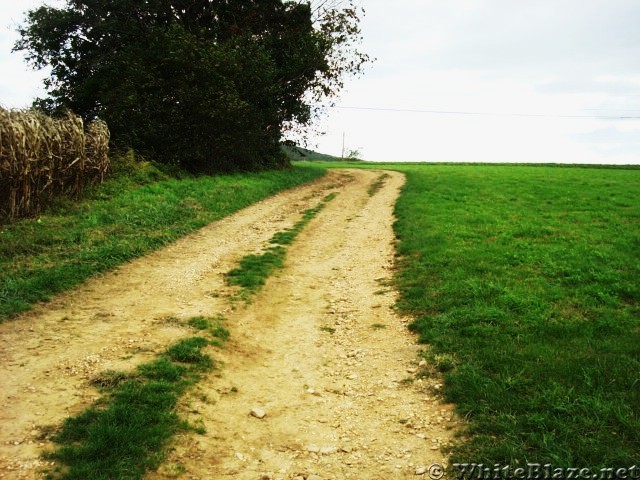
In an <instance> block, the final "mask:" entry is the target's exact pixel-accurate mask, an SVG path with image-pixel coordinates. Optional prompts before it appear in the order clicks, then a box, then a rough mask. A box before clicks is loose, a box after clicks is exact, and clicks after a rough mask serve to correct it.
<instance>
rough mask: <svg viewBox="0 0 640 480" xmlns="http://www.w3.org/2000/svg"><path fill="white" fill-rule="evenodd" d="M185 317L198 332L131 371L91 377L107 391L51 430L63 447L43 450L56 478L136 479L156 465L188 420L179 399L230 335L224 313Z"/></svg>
mask: <svg viewBox="0 0 640 480" xmlns="http://www.w3.org/2000/svg"><path fill="white" fill-rule="evenodd" d="M188 324H189V325H190V326H191V327H192V328H194V329H196V330H198V331H199V332H200V334H199V335H198V336H193V337H187V338H184V339H182V340H180V341H178V342H176V343H174V344H173V345H171V346H170V347H168V348H167V349H166V350H165V351H164V352H163V353H162V354H160V355H159V356H158V357H157V358H156V359H155V360H154V361H152V362H149V363H145V364H142V365H140V366H138V368H137V369H136V371H135V372H134V373H126V372H115V371H106V372H103V373H102V374H101V375H99V376H98V377H97V378H96V379H94V384H96V385H98V386H101V387H102V389H103V397H102V398H101V399H100V400H99V401H98V402H97V403H96V404H95V405H93V406H92V407H89V408H88V409H86V410H85V411H84V412H82V413H81V414H79V415H77V416H75V417H71V418H68V419H67V420H66V421H65V422H64V424H63V425H62V427H61V429H60V430H59V431H58V432H57V433H56V434H55V435H54V436H53V441H54V442H56V443H57V444H58V445H59V446H58V448H57V449H56V450H54V451H53V452H50V453H47V454H45V456H46V457H47V458H48V459H50V460H53V461H55V462H56V464H57V465H56V466H55V467H54V469H52V470H51V471H49V472H48V478H50V479H56V480H86V479H92V480H113V479H119V480H125V479H126V480H134V479H140V478H142V477H143V475H144V473H145V472H146V471H148V470H149V469H153V468H157V467H158V466H159V465H160V463H161V461H162V460H163V458H164V453H165V449H166V445H167V442H168V441H169V439H170V438H171V437H172V435H174V434H175V433H176V432H178V431H180V430H195V431H196V432H198V433H204V432H203V431H201V427H194V426H191V425H189V424H188V423H187V422H186V421H183V420H181V419H180V418H179V417H178V415H177V413H176V406H177V403H178V400H179V398H180V397H181V396H182V395H183V394H184V393H185V391H186V390H187V389H188V388H189V387H191V386H192V385H194V384H195V383H196V382H197V381H198V380H199V379H200V378H201V377H202V375H203V374H204V373H206V372H207V371H209V370H211V369H213V368H214V361H213V359H212V358H211V357H210V356H209V355H208V354H207V353H204V352H203V349H204V348H206V347H207V346H209V345H218V346H221V345H223V344H224V342H225V341H226V339H227V338H228V337H229V332H228V330H227V329H226V328H225V327H224V325H223V322H222V321H221V319H220V318H206V317H195V318H192V319H190V320H189V322H188Z"/></svg>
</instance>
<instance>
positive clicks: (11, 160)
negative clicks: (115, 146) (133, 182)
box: [0, 107, 109, 219]
mask: <svg viewBox="0 0 640 480" xmlns="http://www.w3.org/2000/svg"><path fill="white" fill-rule="evenodd" d="M108 151H109V129H108V128H107V125H106V124H105V123H104V122H103V121H101V120H95V121H93V122H91V123H90V124H89V125H88V126H87V131H86V133H85V130H84V126H83V122H82V119H81V118H80V117H78V116H77V115H74V114H72V113H70V112H69V113H67V114H65V115H64V116H63V117H61V118H56V119H54V118H51V117H48V116H46V115H44V114H42V113H40V112H37V111H34V110H6V109H4V108H1V107H0V217H1V218H5V219H13V218H18V217H25V216H29V215H34V214H37V213H38V212H39V211H40V210H41V209H42V208H43V207H44V206H46V204H47V203H48V202H49V201H50V200H51V199H52V198H54V197H56V196H59V195H66V196H77V195H78V194H80V193H81V192H82V190H83V189H84V187H85V186H86V185H88V184H90V183H95V182H102V181H103V180H104V177H105V174H106V173H107V171H108V169H109V159H108V156H107V155H108Z"/></svg>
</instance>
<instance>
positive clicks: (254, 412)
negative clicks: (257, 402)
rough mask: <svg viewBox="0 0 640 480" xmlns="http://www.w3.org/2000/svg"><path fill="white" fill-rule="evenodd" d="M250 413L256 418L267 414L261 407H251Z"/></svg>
mask: <svg viewBox="0 0 640 480" xmlns="http://www.w3.org/2000/svg"><path fill="white" fill-rule="evenodd" d="M251 415H252V416H254V417H256V418H264V417H266V416H267V412H265V411H264V410H263V409H262V408H260V407H253V408H252V409H251Z"/></svg>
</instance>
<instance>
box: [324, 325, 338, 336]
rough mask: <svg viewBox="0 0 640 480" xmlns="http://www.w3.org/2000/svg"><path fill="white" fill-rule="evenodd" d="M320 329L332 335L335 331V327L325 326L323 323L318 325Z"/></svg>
mask: <svg viewBox="0 0 640 480" xmlns="http://www.w3.org/2000/svg"><path fill="white" fill-rule="evenodd" d="M320 330H322V331H323V332H327V333H330V334H332V335H333V334H334V333H336V329H335V328H332V327H327V326H325V325H323V326H322V327H320Z"/></svg>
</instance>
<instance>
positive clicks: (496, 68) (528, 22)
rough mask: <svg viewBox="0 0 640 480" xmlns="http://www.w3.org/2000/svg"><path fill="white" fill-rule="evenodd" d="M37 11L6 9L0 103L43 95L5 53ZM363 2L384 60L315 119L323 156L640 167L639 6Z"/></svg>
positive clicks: (0, 42)
mask: <svg viewBox="0 0 640 480" xmlns="http://www.w3.org/2000/svg"><path fill="white" fill-rule="evenodd" d="M40 3H42V2H41V1H37V0H21V1H14V0H0V24H1V25H0V27H1V30H0V72H2V74H1V75H0V103H1V104H3V105H4V106H8V107H23V106H27V105H28V104H30V102H31V100H32V98H33V97H35V96H37V95H42V94H43V91H42V89H41V87H40V84H41V78H42V74H39V73H33V72H30V71H29V69H28V67H27V66H26V65H25V63H24V61H23V59H22V55H21V54H20V53H13V54H12V53H10V50H11V46H12V44H13V43H14V42H15V40H16V39H17V34H16V33H15V28H16V24H17V23H19V22H20V20H21V18H22V12H23V11H24V10H26V9H28V8H30V7H33V6H35V5H38V4H40ZM360 3H361V4H362V5H363V6H364V7H365V9H366V12H367V14H366V16H365V18H364V20H363V25H362V26H363V33H364V37H365V40H364V43H363V44H362V46H361V47H362V49H363V50H364V51H366V52H367V53H369V54H370V55H371V56H372V57H376V58H377V61H376V62H375V63H374V64H373V65H372V66H370V67H369V68H367V70H366V73H365V75H364V76H363V77H361V78H358V79H354V80H353V81H349V82H348V83H347V88H346V90H345V91H344V92H343V94H342V95H341V97H340V98H339V99H338V100H337V105H338V106H339V107H341V108H333V109H329V110H328V112H327V116H326V117H325V118H324V119H323V120H322V121H321V122H320V123H319V131H320V132H323V133H324V134H322V135H321V134H316V135H314V136H313V138H312V145H311V146H315V147H317V149H318V150H319V151H322V152H325V153H331V154H334V155H340V154H341V151H342V140H343V135H344V138H345V145H346V150H352V149H356V150H359V151H360V152H361V153H362V156H363V157H364V158H365V159H368V160H390V161H422V160H423V161H481V162H507V161H510V162H567V163H636V164H637V163H640V28H639V27H638V26H639V25H640V0H398V1H396V2H389V1H388V0H361V1H360ZM443 112H449V113H443ZM620 117H639V118H620Z"/></svg>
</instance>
